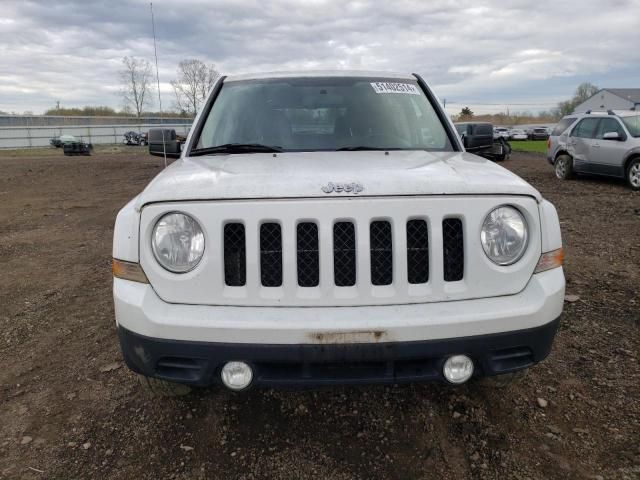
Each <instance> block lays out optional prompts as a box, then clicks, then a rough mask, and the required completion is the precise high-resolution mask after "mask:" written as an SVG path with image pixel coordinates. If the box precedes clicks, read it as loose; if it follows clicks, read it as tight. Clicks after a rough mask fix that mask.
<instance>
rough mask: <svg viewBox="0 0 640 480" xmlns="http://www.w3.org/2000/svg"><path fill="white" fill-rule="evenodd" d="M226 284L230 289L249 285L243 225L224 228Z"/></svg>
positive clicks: (234, 224) (238, 224)
mask: <svg viewBox="0 0 640 480" xmlns="http://www.w3.org/2000/svg"><path fill="white" fill-rule="evenodd" d="M224 283H225V284H227V285H228V286H230V287H242V286H244V285H245V284H246V283H247V252H246V242H245V233H244V225H243V224H241V223H227V224H226V225H225V226H224Z"/></svg>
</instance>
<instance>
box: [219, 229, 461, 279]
mask: <svg viewBox="0 0 640 480" xmlns="http://www.w3.org/2000/svg"><path fill="white" fill-rule="evenodd" d="M402 227H403V228H402V229H398V228H397V227H394V225H393V224H392V222H390V221H386V220H373V221H371V222H370V223H369V242H368V247H369V248H368V249H369V251H368V252H367V253H366V255H367V256H368V258H369V265H370V273H371V276H370V278H369V279H367V281H368V282H370V284H371V285H374V286H386V285H392V284H393V283H394V278H395V277H396V276H399V275H401V276H402V277H403V278H402V280H403V281H404V282H407V283H408V284H412V285H419V284H425V283H427V282H428V281H429V278H430V275H429V268H430V263H429V227H428V223H427V221H426V220H423V219H412V220H408V221H407V222H406V223H405V224H404V225H403V226H402ZM394 228H395V229H396V231H394ZM332 233H333V235H332V239H331V240H332V243H333V249H332V253H333V255H332V256H333V262H332V263H333V283H334V285H335V286H337V287H353V286H354V285H356V283H357V282H358V279H357V263H358V258H357V256H358V242H357V238H356V225H355V224H354V223H353V222H349V221H341V222H336V223H334V224H333V230H332ZM394 235H395V237H396V239H398V236H399V235H402V237H401V238H400V241H399V242H398V243H399V244H400V245H401V246H398V245H394ZM292 245H295V261H296V277H297V278H296V281H297V284H298V286H300V287H317V286H318V285H319V284H320V278H321V266H320V265H321V263H320V252H321V251H322V249H323V246H322V245H321V243H320V236H319V229H318V224H317V223H314V222H300V223H298V224H297V226H296V229H295V243H292ZM259 248H260V283H261V285H262V286H264V287H280V286H281V285H282V283H283V238H282V227H281V225H280V224H279V223H262V224H261V225H260V234H259ZM396 248H402V249H403V250H406V253H405V254H404V255H405V256H406V265H403V267H404V268H406V270H404V268H403V270H404V271H397V269H398V266H397V265H395V264H394V258H397V257H396V254H397V253H398V252H395V250H394V249H396ZM360 254H362V253H360ZM442 255H443V279H444V281H445V282H455V281H459V280H462V278H463V275H464V236H463V229H462V221H461V220H460V219H458V218H446V219H444V220H443V221H442ZM224 279H225V284H226V285H227V286H230V287H239V286H244V285H245V284H246V240H245V226H244V225H243V224H241V223H228V224H226V225H225V227H224Z"/></svg>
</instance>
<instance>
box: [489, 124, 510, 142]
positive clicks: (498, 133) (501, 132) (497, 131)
mask: <svg viewBox="0 0 640 480" xmlns="http://www.w3.org/2000/svg"><path fill="white" fill-rule="evenodd" d="M493 133H494V135H493V136H494V138H498V137H502V138H504V139H505V140H509V129H508V128H506V127H495V128H494V129H493Z"/></svg>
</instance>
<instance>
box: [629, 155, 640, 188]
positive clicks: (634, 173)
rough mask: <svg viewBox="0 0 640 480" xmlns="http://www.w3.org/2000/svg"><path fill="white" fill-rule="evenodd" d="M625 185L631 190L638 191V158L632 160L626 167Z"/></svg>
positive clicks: (639, 185) (639, 177)
mask: <svg viewBox="0 0 640 480" xmlns="http://www.w3.org/2000/svg"><path fill="white" fill-rule="evenodd" d="M626 176H627V183H628V184H629V186H630V187H631V189H632V190H640V157H635V158H632V159H631V161H630V162H629V165H628V166H627V175H626Z"/></svg>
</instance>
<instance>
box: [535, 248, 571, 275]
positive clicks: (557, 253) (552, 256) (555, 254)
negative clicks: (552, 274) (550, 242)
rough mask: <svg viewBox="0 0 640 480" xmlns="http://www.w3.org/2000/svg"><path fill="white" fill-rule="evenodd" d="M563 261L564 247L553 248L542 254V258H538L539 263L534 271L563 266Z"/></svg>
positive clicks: (538, 271)
mask: <svg viewBox="0 0 640 480" xmlns="http://www.w3.org/2000/svg"><path fill="white" fill-rule="evenodd" d="M563 263H564V249H563V248H558V249H557V250H552V251H550V252H546V253H543V254H542V255H540V260H538V265H536V269H535V270H534V271H533V273H540V272H546V271H547V270H551V269H552V268H558V267H561V266H562V264H563Z"/></svg>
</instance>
